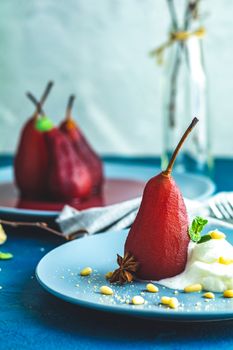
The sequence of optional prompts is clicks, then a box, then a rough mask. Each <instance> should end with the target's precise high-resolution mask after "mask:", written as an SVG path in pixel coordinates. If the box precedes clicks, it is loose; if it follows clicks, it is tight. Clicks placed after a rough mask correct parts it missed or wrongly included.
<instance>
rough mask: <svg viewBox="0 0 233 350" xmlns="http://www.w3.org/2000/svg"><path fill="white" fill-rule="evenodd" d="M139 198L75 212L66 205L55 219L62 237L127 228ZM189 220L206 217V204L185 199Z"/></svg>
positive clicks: (138, 203) (136, 210) (133, 215)
mask: <svg viewBox="0 0 233 350" xmlns="http://www.w3.org/2000/svg"><path fill="white" fill-rule="evenodd" d="M140 203H141V197H138V198H135V199H132V200H128V201H125V202H121V203H117V204H114V205H110V206H106V207H98V208H91V209H86V210H82V211H79V210H76V209H74V208H72V207H70V206H68V205H66V206H65V207H64V208H63V210H62V211H61V213H60V215H59V217H58V218H57V219H56V222H57V224H58V225H59V227H60V229H61V231H62V233H63V234H64V237H66V238H69V237H71V236H72V238H74V237H80V236H82V235H85V234H89V235H92V234H95V233H98V232H104V231H118V230H122V229H125V228H128V227H130V226H131V225H132V223H133V222H134V219H135V217H136V215H137V212H138V209H139V206H140ZM185 204H186V207H187V210H188V214H189V217H190V219H191V218H192V217H194V216H196V215H202V216H208V214H209V211H208V208H207V205H206V203H203V202H199V201H194V200H190V199H185Z"/></svg>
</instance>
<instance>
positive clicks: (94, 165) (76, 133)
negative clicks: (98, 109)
mask: <svg viewBox="0 0 233 350" xmlns="http://www.w3.org/2000/svg"><path fill="white" fill-rule="evenodd" d="M74 99H75V96H74V95H71V96H70V98H69V100H68V104H67V109H66V117H65V120H64V121H63V122H62V123H61V125H60V129H61V131H62V132H63V133H65V134H66V135H67V137H68V138H69V139H70V141H71V142H72V144H73V148H74V149H75V151H76V153H77V155H78V157H79V158H80V159H82V161H83V162H84V163H85V164H86V166H87V168H88V170H89V172H90V176H91V179H92V186H93V188H92V191H93V193H100V192H101V188H102V184H103V180H104V175H103V166H102V161H101V159H100V157H99V156H98V155H97V153H96V152H95V151H94V150H93V148H92V147H91V145H90V144H89V142H88V141H87V139H86V137H85V136H84V134H83V133H82V131H81V129H80V127H79V126H78V125H77V123H76V122H75V120H74V119H73V117H72V115H71V111H72V107H73V103H74Z"/></svg>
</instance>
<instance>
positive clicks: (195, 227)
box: [188, 216, 208, 243]
mask: <svg viewBox="0 0 233 350" xmlns="http://www.w3.org/2000/svg"><path fill="white" fill-rule="evenodd" d="M207 223H208V220H206V219H203V218H202V217H200V216H196V217H195V219H194V220H193V221H192V224H191V226H190V227H189V230H188V233H189V237H190V239H191V240H192V241H193V242H196V243H197V242H199V241H201V239H202V237H201V232H202V230H203V228H204V227H205V225H206V224H207ZM207 236H208V235H207ZM203 237H204V236H203ZM207 240H208V239H206V240H204V241H205V242H206V241H207ZM200 243H202V242H200Z"/></svg>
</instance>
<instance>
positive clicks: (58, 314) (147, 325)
mask: <svg viewBox="0 0 233 350" xmlns="http://www.w3.org/2000/svg"><path fill="white" fill-rule="evenodd" d="M112 160H113V161H115V162H120V163H123V164H124V163H126V164H137V165H138V164H144V165H145V166H146V165H147V164H149V163H150V164H158V159H153V158H150V159H146V160H145V159H144V160H143V159H126V158H125V159H122V158H115V159H112ZM11 163H12V158H11V157H8V156H2V157H0V164H1V166H4V165H10V164H11ZM232 173H233V160H231V159H217V160H216V165H215V175H214V180H215V182H216V184H217V189H218V190H232V189H233V180H232ZM7 232H8V241H7V243H6V244H5V245H4V246H3V247H2V250H5V251H10V252H12V253H13V254H14V259H12V260H9V261H0V286H1V289H0V349H4V350H8V349H17V350H18V349H66V350H69V349H72V350H73V349H85V350H88V349H97V348H98V349H108V350H109V349H128V348H130V347H133V348H134V349H189V348H192V349H196V348H198V349H207V347H208V349H225V348H228V349H233V321H227V322H218V323H217V322H215V323H196V324H190V323H174V322H170V323H168V322H158V321H151V320H142V319H136V318H130V317H127V316H120V315H114V314H110V313H104V312H97V311H93V310H88V309H84V308H81V307H78V306H74V305H72V304H69V303H67V302H64V301H62V300H59V299H57V298H55V297H53V296H51V295H50V294H49V293H47V292H46V291H45V290H44V289H42V287H41V286H40V285H39V284H38V282H37V281H36V279H35V274H34V272H35V267H36V265H37V263H38V262H39V260H40V259H41V258H42V257H43V255H44V254H46V253H47V252H49V251H50V250H51V249H53V248H55V247H57V246H58V245H60V244H62V243H64V241H63V240H61V239H60V238H57V237H54V236H49V235H48V234H46V233H43V232H39V231H35V230H18V229H17V230H16V229H8V230H7Z"/></svg>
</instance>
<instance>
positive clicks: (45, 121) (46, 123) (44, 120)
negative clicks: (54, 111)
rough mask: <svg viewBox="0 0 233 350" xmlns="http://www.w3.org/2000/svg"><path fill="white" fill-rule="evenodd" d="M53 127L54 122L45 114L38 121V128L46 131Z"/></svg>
mask: <svg viewBox="0 0 233 350" xmlns="http://www.w3.org/2000/svg"><path fill="white" fill-rule="evenodd" d="M52 128H53V122H52V121H51V120H50V119H49V118H48V117H46V116H43V117H41V118H39V119H37V121H36V129H37V130H39V131H41V132H45V131H49V130H51V129H52Z"/></svg>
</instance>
